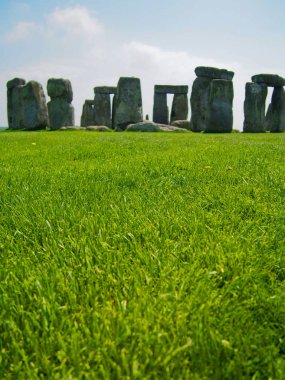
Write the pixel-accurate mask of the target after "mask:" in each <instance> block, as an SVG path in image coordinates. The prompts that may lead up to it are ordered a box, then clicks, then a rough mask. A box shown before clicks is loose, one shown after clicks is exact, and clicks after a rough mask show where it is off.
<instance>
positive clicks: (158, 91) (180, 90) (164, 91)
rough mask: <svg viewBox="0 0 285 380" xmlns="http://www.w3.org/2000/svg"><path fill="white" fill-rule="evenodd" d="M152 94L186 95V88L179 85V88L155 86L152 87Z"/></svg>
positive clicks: (162, 85)
mask: <svg viewBox="0 0 285 380" xmlns="http://www.w3.org/2000/svg"><path fill="white" fill-rule="evenodd" d="M154 92H155V93H156V94H188V86H184V85H180V86H173V85H168V84H166V85H164V84H157V85H155V86H154Z"/></svg>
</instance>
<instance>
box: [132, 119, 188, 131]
mask: <svg viewBox="0 0 285 380" xmlns="http://www.w3.org/2000/svg"><path fill="white" fill-rule="evenodd" d="M126 130H127V131H129V132H186V130H185V129H182V128H178V127H174V126H172V125H165V124H158V123H153V122H151V121H142V122H140V123H136V124H130V125H128V127H127V128H126Z"/></svg>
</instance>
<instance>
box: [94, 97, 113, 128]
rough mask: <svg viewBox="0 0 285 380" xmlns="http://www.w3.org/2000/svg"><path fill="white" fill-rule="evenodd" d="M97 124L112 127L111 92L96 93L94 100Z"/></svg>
mask: <svg viewBox="0 0 285 380" xmlns="http://www.w3.org/2000/svg"><path fill="white" fill-rule="evenodd" d="M94 112H95V124H94V125H105V126H106V127H111V125H112V120H111V99H110V94H100V93H96V94H95V100H94Z"/></svg>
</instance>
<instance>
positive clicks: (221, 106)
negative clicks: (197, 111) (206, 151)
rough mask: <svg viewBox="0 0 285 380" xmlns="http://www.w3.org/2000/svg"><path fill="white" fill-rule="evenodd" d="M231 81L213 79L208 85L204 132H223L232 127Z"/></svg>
mask: <svg viewBox="0 0 285 380" xmlns="http://www.w3.org/2000/svg"><path fill="white" fill-rule="evenodd" d="M233 97H234V90H233V82H232V81H230V80H223V79H214V80H212V81H211V85H210V96H209V113H208V120H207V126H206V129H205V131H206V132H218V133H225V132H231V131H232V128H233Z"/></svg>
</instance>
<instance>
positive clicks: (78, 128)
mask: <svg viewBox="0 0 285 380" xmlns="http://www.w3.org/2000/svg"><path fill="white" fill-rule="evenodd" d="M59 130H60V131H85V130H86V128H85V127H79V126H77V125H67V126H66V127H61V128H59Z"/></svg>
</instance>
